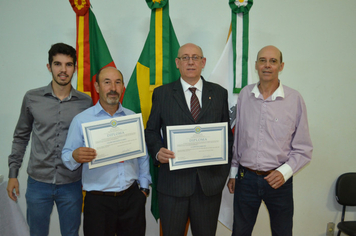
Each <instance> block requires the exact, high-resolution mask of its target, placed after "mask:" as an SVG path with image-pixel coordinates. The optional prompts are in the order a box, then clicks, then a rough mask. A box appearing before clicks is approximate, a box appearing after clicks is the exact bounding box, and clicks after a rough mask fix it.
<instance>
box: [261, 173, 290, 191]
mask: <svg viewBox="0 0 356 236" xmlns="http://www.w3.org/2000/svg"><path fill="white" fill-rule="evenodd" d="M264 179H265V180H266V181H267V182H268V184H269V185H270V186H271V187H272V188H274V189H277V188H279V187H281V186H282V185H283V184H284V182H285V181H284V177H283V175H282V173H281V172H279V171H278V170H275V171H273V172H272V173H271V174H269V175H267V176H266V177H265V178H264Z"/></svg>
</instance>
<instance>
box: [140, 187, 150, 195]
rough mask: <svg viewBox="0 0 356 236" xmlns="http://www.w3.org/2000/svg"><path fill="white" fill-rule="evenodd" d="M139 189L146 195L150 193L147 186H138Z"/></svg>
mask: <svg viewBox="0 0 356 236" xmlns="http://www.w3.org/2000/svg"><path fill="white" fill-rule="evenodd" d="M140 190H141V191H142V192H144V193H146V194H147V196H148V195H150V189H148V188H140Z"/></svg>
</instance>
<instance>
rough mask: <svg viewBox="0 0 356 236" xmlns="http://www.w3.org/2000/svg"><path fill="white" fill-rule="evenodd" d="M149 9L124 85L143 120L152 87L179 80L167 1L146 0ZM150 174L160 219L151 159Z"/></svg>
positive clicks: (130, 105) (155, 211) (153, 205)
mask: <svg viewBox="0 0 356 236" xmlns="http://www.w3.org/2000/svg"><path fill="white" fill-rule="evenodd" d="M146 3H147V5H148V7H149V8H150V9H151V10H152V12H151V21H150V31H149V33H148V36H147V39H146V42H145V45H144V47H143V50H142V53H141V55H140V58H139V59H138V62H137V64H136V66H135V69H134V71H133V73H132V75H131V78H130V81H129V83H128V85H127V87H126V91H125V96H124V99H123V106H124V107H126V108H128V109H130V110H133V111H134V112H136V113H142V118H143V123H144V126H145V128H146V123H147V120H148V117H149V115H150V112H151V106H152V93H153V90H154V88H156V87H158V86H161V85H163V84H168V83H170V82H173V81H175V80H177V79H179V77H180V74H179V71H178V69H177V68H176V64H175V58H176V56H177V54H178V49H179V43H178V40H177V37H176V35H175V32H174V29H173V26H172V22H171V19H170V17H169V8H168V0H146ZM150 171H151V176H152V202H151V211H152V214H153V216H154V217H155V219H156V220H157V219H158V218H159V213H158V202H157V192H156V183H157V174H158V168H157V167H155V166H154V165H153V163H152V161H151V162H150Z"/></svg>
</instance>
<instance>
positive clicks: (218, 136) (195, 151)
mask: <svg viewBox="0 0 356 236" xmlns="http://www.w3.org/2000/svg"><path fill="white" fill-rule="evenodd" d="M227 132H228V123H227V122H223V123H209V124H198V125H195V124H194V125H177V126H167V148H168V149H169V150H171V151H173V152H174V154H175V158H174V159H170V160H169V168H170V170H178V169H184V168H191V167H199V166H208V165H221V164H226V163H228V135H227Z"/></svg>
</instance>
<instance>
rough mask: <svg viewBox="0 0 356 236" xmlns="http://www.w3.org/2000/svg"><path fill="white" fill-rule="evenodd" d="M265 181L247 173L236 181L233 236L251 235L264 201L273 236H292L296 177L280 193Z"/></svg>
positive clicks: (262, 177)
mask: <svg viewBox="0 0 356 236" xmlns="http://www.w3.org/2000/svg"><path fill="white" fill-rule="evenodd" d="M242 168H243V167H241V166H240V168H239V174H238V176H241V175H240V171H241V169H242ZM264 177H265V176H262V175H257V174H256V173H253V172H250V171H248V170H245V171H244V175H243V177H240V178H236V184H235V195H234V224H233V231H232V235H233V236H250V235H251V233H252V230H253V227H254V225H255V223H256V218H257V214H258V210H259V208H260V205H261V201H264V203H265V204H266V206H267V209H268V213H269V216H270V224H271V230H272V236H291V235H292V228H293V212H294V206H293V177H291V178H290V179H289V180H288V181H287V182H286V183H284V185H282V186H281V187H280V188H278V189H273V188H272V187H271V186H270V185H269V184H268V183H267V181H266V180H264Z"/></svg>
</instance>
